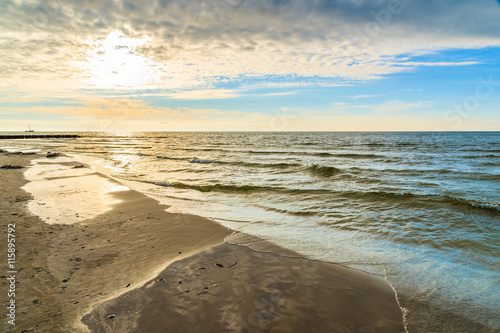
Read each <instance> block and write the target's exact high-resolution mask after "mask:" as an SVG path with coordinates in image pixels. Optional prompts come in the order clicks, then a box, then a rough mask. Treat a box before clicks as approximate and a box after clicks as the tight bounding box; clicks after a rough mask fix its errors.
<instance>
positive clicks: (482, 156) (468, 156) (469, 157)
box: [462, 154, 500, 159]
mask: <svg viewBox="0 0 500 333" xmlns="http://www.w3.org/2000/svg"><path fill="white" fill-rule="evenodd" d="M499 157H500V155H493V154H487V155H467V156H462V158H467V159H476V158H499Z"/></svg>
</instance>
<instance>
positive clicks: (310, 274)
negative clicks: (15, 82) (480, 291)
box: [0, 155, 404, 333]
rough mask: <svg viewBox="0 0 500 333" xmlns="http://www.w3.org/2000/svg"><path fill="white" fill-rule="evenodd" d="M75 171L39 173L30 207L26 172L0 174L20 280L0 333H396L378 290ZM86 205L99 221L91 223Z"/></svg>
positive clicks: (397, 323) (398, 326)
mask: <svg viewBox="0 0 500 333" xmlns="http://www.w3.org/2000/svg"><path fill="white" fill-rule="evenodd" d="M35 157H36V158H41V157H43V156H41V155H38V156H35ZM32 158H33V156H12V155H9V156H5V155H0V166H1V165H6V164H12V165H23V166H29V164H30V159H32ZM47 162H48V160H47ZM54 162H57V163H54ZM79 164H80V163H76V162H72V161H67V160H64V159H61V160H60V162H58V161H57V160H56V161H51V162H50V163H49V164H47V163H44V164H43V165H48V166H54V165H57V167H55V168H53V167H47V168H46V171H48V172H47V173H46V174H41V173H40V172H35V173H34V174H35V175H37V177H38V180H35V179H33V178H31V179H33V182H32V183H33V184H29V185H27V186H26V187H25V188H26V189H28V190H30V192H32V193H34V194H35V195H36V198H33V197H32V196H31V195H30V194H28V193H27V192H25V191H24V190H22V189H21V186H23V185H25V184H26V182H27V181H26V180H25V179H24V177H23V172H25V171H26V169H18V170H4V169H1V170H0V179H1V184H2V187H3V191H2V192H1V194H0V195H1V202H0V213H1V216H2V220H1V228H2V237H3V239H6V235H5V234H6V232H7V231H6V230H7V227H6V225H7V224H8V223H12V222H15V223H16V239H17V243H16V245H17V247H16V249H17V260H16V261H17V262H16V265H17V270H18V274H17V284H16V306H17V307H16V310H17V312H16V326H15V328H13V327H11V326H10V325H8V324H7V320H6V316H5V313H3V314H2V318H3V319H2V321H1V322H0V331H2V332H4V331H5V332H8V331H12V332H85V331H91V332H120V333H125V332H151V333H155V332H398V333H400V332H404V327H403V319H402V314H401V311H400V309H399V307H398V306H397V303H396V300H395V297H394V293H393V291H392V289H391V288H390V287H389V286H388V285H387V284H386V283H385V281H384V280H383V279H380V278H378V277H374V276H371V275H368V274H365V273H361V272H358V271H355V270H352V269H348V268H344V267H342V266H339V265H334V264H328V263H322V262H315V261H311V260H306V259H301V258H292V257H286V256H282V255H277V254H272V253H262V252H257V251H254V250H251V249H249V248H246V247H243V246H238V245H230V244H225V243H224V238H225V237H226V236H228V235H230V234H231V231H230V230H228V229H226V228H224V227H222V226H220V225H219V224H217V223H214V222H212V221H209V220H207V219H205V218H202V217H198V216H192V215H185V214H172V213H167V212H165V208H166V207H165V206H161V205H159V204H158V202H156V201H155V200H153V199H151V198H148V197H146V196H144V195H142V194H141V193H138V192H136V191H133V190H129V189H126V188H120V190H118V191H112V190H110V189H112V188H113V186H111V187H108V189H106V186H107V185H106V184H108V185H109V184H112V183H113V180H110V179H109V178H107V177H104V176H102V175H100V174H96V173H94V172H93V171H91V170H89V169H87V170H85V171H82V169H73V166H75V165H79ZM39 167H40V166H38V167H37V168H39ZM55 169H58V170H59V171H57V172H55V171H54V170H55ZM37 170H40V169H37ZM50 170H52V171H50ZM53 171H54V172H53ZM30 172H32V170H30V171H29V172H28V173H27V176H28V177H32V176H30ZM82 177H87V178H82ZM82 179H86V181H85V182H83V183H82ZM35 182H37V184H34V183H35ZM51 182H52V185H49V184H50V183H51ZM54 184H56V185H57V186H59V187H60V191H59V192H58V191H57V186H56V187H54ZM75 184H76V185H75ZM81 184H86V185H85V186H87V185H89V184H91V186H87V187H85V188H84V189H82V188H80V192H79V194H75V193H74V192H73V191H74V188H71V186H80V187H83V185H81ZM103 184H104V185H103ZM115 185H116V184H115ZM43 188H46V189H47V190H46V191H41V189H43ZM54 189H56V190H54ZM96 189H97V190H96ZM96 191H97V192H96ZM44 193H45V194H44ZM85 193H86V194H85ZM89 193H90V195H89ZM96 193H98V194H96ZM103 193H104V194H103ZM101 195H104V196H105V198H106V200H105V202H106V204H105V207H103V206H102V200H103V199H102V196H101ZM66 196H67V197H66ZM92 197H95V198H94V199H95V200H94V201H93V200H92ZM65 198H66V199H65ZM80 198H81V200H80ZM32 199H34V201H33V200H32ZM50 200H52V201H50ZM30 205H31V206H30ZM33 205H39V206H40V207H38V208H39V210H38V211H37V210H36V208H34V207H36V206H33ZM92 205H95V207H96V211H98V213H96V215H95V216H92V215H87V214H88V212H89V207H92ZM28 207H31V211H35V212H37V214H39V215H40V216H41V217H39V216H37V215H33V214H31V213H30V211H28ZM59 207H64V209H63V210H64V214H61V212H60V209H59ZM97 208H98V209H97ZM51 211H52V212H53V213H52V214H51V213H50V212H51ZM79 211H81V213H79ZM68 212H71V214H69V213H68ZM73 212H74V213H75V216H74V218H73ZM14 214H15V215H14ZM77 214H78V216H76V215H77ZM82 216H83V217H82ZM48 217H49V218H50V219H47V218H48ZM56 220H57V221H56ZM49 223H52V224H49ZM1 253H4V254H6V253H7V249H6V242H3V241H2V246H1ZM5 261H6V260H3V261H2V271H5ZM2 276H3V277H2V281H1V286H2V290H1V295H2V301H3V302H2V303H4V304H6V301H8V300H9V299H8V297H7V296H6V295H7V293H6V288H7V281H6V277H5V276H4V275H2ZM108 317H109V318H108ZM82 318H83V321H82ZM89 328H90V329H89Z"/></svg>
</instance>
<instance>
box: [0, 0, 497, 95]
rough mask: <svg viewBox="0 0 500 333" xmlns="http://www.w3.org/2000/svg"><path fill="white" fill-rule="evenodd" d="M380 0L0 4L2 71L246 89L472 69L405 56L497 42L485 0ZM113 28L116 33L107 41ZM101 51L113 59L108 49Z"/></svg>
mask: <svg viewBox="0 0 500 333" xmlns="http://www.w3.org/2000/svg"><path fill="white" fill-rule="evenodd" d="M390 3H391V1H388V0H387V1H386V0H380V1H365V0H356V1H354V0H350V1H348V0H328V1H327V0H311V1H302V0H288V1H271V0H255V1H249V0H246V1H243V0H242V1H241V2H240V1H238V0H237V1H234V0H225V1H224V0H222V1H201V0H191V1H182V0H173V1H161V0H139V1H135V2H131V1H128V0H102V1H98V2H96V1H91V0H80V1H72V2H59V1H45V2H43V6H42V5H41V3H40V2H39V1H36V0H19V1H5V2H2V4H1V5H0V23H1V24H0V34H1V35H0V36H1V37H0V59H1V60H0V66H1V68H2V71H1V73H0V76H1V77H2V82H3V84H2V85H4V86H5V85H7V84H20V85H33V86H38V87H40V86H45V87H44V88H45V89H47V87H46V86H47V82H50V85H52V86H53V88H54V90H57V89H59V88H61V87H65V88H66V89H68V88H73V89H79V88H90V87H93V88H121V89H142V88H160V89H190V88H197V89H204V90H206V89H212V86H213V83H214V82H218V81H220V80H227V81H231V80H236V81H242V82H244V84H250V85H251V82H252V79H253V78H259V77H266V76H272V77H282V78H284V79H283V80H280V81H279V82H278V81H275V82H271V83H269V85H272V84H275V85H280V86H286V85H287V84H288V85H291V86H298V85H311V84H312V85H314V84H319V83H321V78H337V79H339V82H340V84H342V83H343V82H345V81H346V80H347V81H349V80H368V79H376V78H379V77H381V76H383V75H387V74H391V73H397V72H401V71H407V70H411V69H413V68H415V67H419V66H456V65H463V66H465V65H473V64H475V63H476V62H473V61H449V62H443V61H434V62H433V61H429V62H423V61H412V56H413V55H422V54H430V53H433V52H438V51H439V50H443V49H447V48H482V47H485V46H500V35H499V34H498V31H499V30H500V21H499V20H498V15H499V14H500V9H499V6H498V5H497V4H495V3H494V2H493V1H488V0H477V1H473V2H471V1H466V0H443V1H431V0H421V1H410V0H406V1H404V0H403V1H402V3H403V6H402V7H401V8H398V9H397V10H391V7H390ZM391 12H392V14H391ZM464 17H466V18H467V19H464ZM116 31H121V33H122V35H123V36H124V38H122V40H120V38H118V39H117V38H115V39H112V38H111V39H112V40H111V41H110V37H109V36H113V35H112V34H116ZM110 34H111V35H110ZM123 40H128V41H129V43H128V44H123V43H122V42H123ZM134 41H135V42H136V43H134ZM122 44H123V45H122ZM121 47H123V48H121ZM120 50H121V51H120ZM103 52H104V53H103ZM111 53H114V54H115V56H116V57H112V58H109V57H107V55H109V54H111ZM402 56H404V57H405V58H404V60H402ZM103 59H104V61H101V60H103ZM106 59H107V60H108V61H106ZM110 59H112V60H110ZM109 60H110V61H109ZM96 68H97V69H96ZM310 77H314V78H315V79H314V80H311V79H308V78H310ZM248 82H250V83H248ZM330 84H332V82H331V81H330ZM106 85H107V86H106Z"/></svg>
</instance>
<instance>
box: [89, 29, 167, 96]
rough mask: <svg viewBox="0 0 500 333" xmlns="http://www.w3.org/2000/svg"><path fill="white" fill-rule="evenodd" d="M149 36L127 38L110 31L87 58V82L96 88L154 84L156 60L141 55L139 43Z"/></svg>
mask: <svg viewBox="0 0 500 333" xmlns="http://www.w3.org/2000/svg"><path fill="white" fill-rule="evenodd" d="M148 40H149V39H148V38H141V39H137V38H129V37H126V36H125V35H124V34H123V33H122V32H120V31H113V32H111V33H110V34H109V35H108V36H107V37H106V39H105V40H104V41H102V42H100V43H99V44H98V47H97V48H96V49H94V50H93V51H92V54H91V56H90V58H89V59H88V66H89V68H88V70H89V72H90V83H91V84H92V85H93V86H96V87H98V88H113V89H140V88H145V87H146V86H152V85H155V83H156V81H157V77H156V75H155V71H156V70H157V67H158V66H157V64H155V63H154V62H152V61H150V60H148V59H147V58H145V57H143V56H141V55H139V54H138V52H137V51H136V50H137V48H138V47H140V46H141V45H144V44H145V43H147V42H148Z"/></svg>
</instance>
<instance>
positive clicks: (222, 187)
mask: <svg viewBox="0 0 500 333" xmlns="http://www.w3.org/2000/svg"><path fill="white" fill-rule="evenodd" d="M146 182H147V181H146ZM147 183H150V184H154V185H158V186H165V187H175V188H182V189H192V190H197V191H200V192H231V193H234V192H237V193H238V192H239V193H250V192H269V191H273V190H274V191H276V190H278V191H279V190H282V189H284V188H279V187H268V186H255V185H229V184H213V185H195V184H186V183H182V182H171V183H168V182H147Z"/></svg>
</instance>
